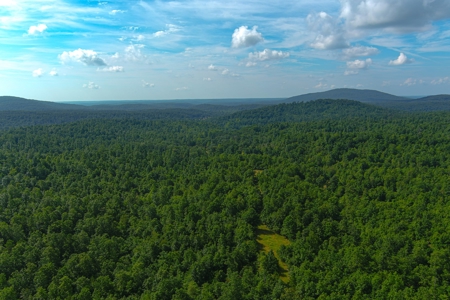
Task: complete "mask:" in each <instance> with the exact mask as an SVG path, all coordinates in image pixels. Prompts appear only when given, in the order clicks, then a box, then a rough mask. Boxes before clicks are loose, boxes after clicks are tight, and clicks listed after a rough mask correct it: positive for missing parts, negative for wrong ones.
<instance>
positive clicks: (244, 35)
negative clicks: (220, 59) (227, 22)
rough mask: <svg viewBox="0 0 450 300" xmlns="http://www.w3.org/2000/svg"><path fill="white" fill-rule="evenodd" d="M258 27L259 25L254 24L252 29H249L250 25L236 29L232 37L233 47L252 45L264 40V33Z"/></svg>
mask: <svg viewBox="0 0 450 300" xmlns="http://www.w3.org/2000/svg"><path fill="white" fill-rule="evenodd" d="M257 29H258V27H257V26H253V28H252V29H251V30H250V29H248V26H241V27H239V28H237V29H235V30H234V33H233V35H232V37H231V46H232V47H233V48H244V47H251V46H254V45H256V44H258V43H260V42H262V41H264V39H263V37H262V34H261V33H260V32H258V31H257Z"/></svg>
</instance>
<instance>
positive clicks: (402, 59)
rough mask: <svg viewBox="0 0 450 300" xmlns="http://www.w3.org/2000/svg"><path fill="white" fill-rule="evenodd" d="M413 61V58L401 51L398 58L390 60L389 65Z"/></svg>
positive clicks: (399, 64)
mask: <svg viewBox="0 0 450 300" xmlns="http://www.w3.org/2000/svg"><path fill="white" fill-rule="evenodd" d="M411 62H412V60H411V59H409V58H408V57H407V56H406V55H405V54H403V53H400V55H399V56H398V58H397V59H394V60H391V61H390V62H389V65H390V66H401V65H404V64H409V63H411Z"/></svg>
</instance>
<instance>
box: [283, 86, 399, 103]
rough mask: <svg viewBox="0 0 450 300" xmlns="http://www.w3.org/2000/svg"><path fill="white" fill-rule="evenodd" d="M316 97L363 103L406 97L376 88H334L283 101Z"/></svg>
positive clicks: (297, 100)
mask: <svg viewBox="0 0 450 300" xmlns="http://www.w3.org/2000/svg"><path fill="white" fill-rule="evenodd" d="M318 99H346V100H354V101H360V102H365V103H374V102H379V101H399V100H407V99H408V98H405V97H399V96H395V95H391V94H388V93H383V92H380V91H376V90H358V89H348V88H342V89H334V90H329V91H326V92H318V93H309V94H304V95H299V96H294V97H290V98H287V99H286V100H284V101H283V102H306V101H312V100H318Z"/></svg>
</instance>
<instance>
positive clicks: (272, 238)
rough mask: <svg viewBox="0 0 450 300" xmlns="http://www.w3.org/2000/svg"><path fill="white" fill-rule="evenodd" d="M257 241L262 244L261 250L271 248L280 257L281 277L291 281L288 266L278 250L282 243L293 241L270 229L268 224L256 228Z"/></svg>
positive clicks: (266, 251) (287, 243)
mask: <svg viewBox="0 0 450 300" xmlns="http://www.w3.org/2000/svg"><path fill="white" fill-rule="evenodd" d="M256 234H257V237H256V239H257V242H258V243H259V244H260V246H261V251H262V252H265V253H268V252H269V251H270V250H272V251H273V253H274V254H275V257H276V258H277V259H278V264H279V266H280V278H281V280H283V281H284V282H286V283H287V282H289V273H288V266H287V264H285V263H284V262H283V261H282V260H281V259H280V256H279V255H278V250H279V249H280V247H281V245H284V246H288V245H289V244H290V243H291V242H290V241H289V240H288V239H287V238H285V237H284V236H282V235H279V234H277V233H275V232H273V231H272V230H270V229H269V227H267V226H266V225H259V226H258V229H257V230H256Z"/></svg>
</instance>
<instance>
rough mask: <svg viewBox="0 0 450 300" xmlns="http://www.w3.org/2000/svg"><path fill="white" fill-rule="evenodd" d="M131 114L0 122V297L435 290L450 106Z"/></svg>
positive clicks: (445, 267) (445, 231)
mask: <svg viewBox="0 0 450 300" xmlns="http://www.w3.org/2000/svg"><path fill="white" fill-rule="evenodd" d="M49 114H50V113H49ZM59 114H62V112H60V113H59ZM74 114H75V112H74ZM137 114H138V115H137V117H133V114H132V113H130V114H129V115H127V116H125V117H120V116H117V117H115V118H102V119H96V118H92V119H87V120H78V121H76V122H72V123H66V124H59V125H45V126H44V125H37V126H23V127H20V128H12V129H8V130H3V131H0V162H1V169H0V178H1V182H0V299H19V298H21V299H233V300H235V299H448V295H449V294H450V204H449V203H448V199H449V196H450V185H449V182H450V139H449V136H450V113H447V112H440V113H416V114H406V113H397V112H392V111H389V110H385V109H381V108H375V107H371V106H369V105H363V104H359V103H356V102H354V101H329V100H322V101H314V102H308V103H293V104H282V105H279V106H273V107H265V108H261V109H258V110H251V111H248V112H238V113H236V114H233V115H230V116H225V117H224V116H222V117H219V118H212V117H205V118H203V117H202V116H196V117H195V118H194V117H186V116H185V115H184V116H182V114H180V115H175V116H173V117H170V116H168V115H167V114H166V113H163V115H161V116H152V117H148V118H144V117H142V115H143V114H145V113H144V112H139V113H137ZM177 114H178V113H177ZM5 127H8V126H5ZM258 228H270V230H271V231H273V232H275V233H277V234H278V235H279V236H283V237H284V241H285V242H283V245H281V246H280V247H279V249H278V250H277V252H276V253H275V252H274V251H275V250H274V251H272V250H270V251H269V252H267V251H263V245H261V244H260V243H259V239H258V232H260V231H261V229H258ZM287 241H288V242H287ZM285 266H286V267H287V277H286V278H287V279H286V278H284V280H282V279H283V278H281V277H280V275H282V274H281V273H282V269H283V268H285Z"/></svg>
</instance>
